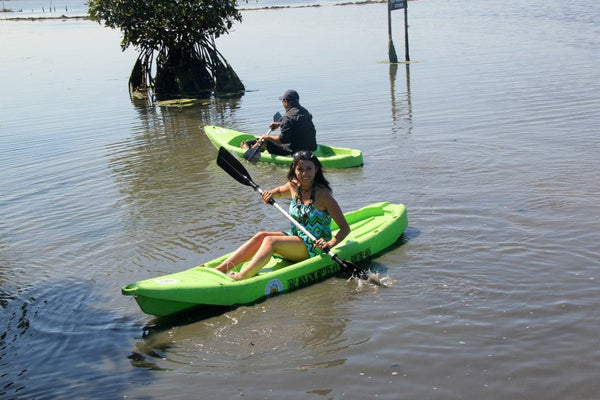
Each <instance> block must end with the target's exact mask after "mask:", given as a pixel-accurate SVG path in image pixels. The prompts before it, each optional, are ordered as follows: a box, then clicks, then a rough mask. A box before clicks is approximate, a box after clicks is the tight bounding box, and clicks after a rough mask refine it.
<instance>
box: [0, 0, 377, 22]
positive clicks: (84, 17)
mask: <svg viewBox="0 0 600 400" xmlns="http://www.w3.org/2000/svg"><path fill="white" fill-rule="evenodd" d="M386 1H387V0H363V1H354V2H353V1H348V2H344V3H335V4H331V6H332V7H335V6H356V5H365V4H377V3H385V2H386ZM311 7H323V5H322V4H306V5H296V6H294V5H292V6H268V7H257V8H243V7H240V8H239V11H259V10H279V9H285V8H311ZM22 11H23V10H19V11H15V10H11V9H7V8H2V12H3V13H9V12H22ZM88 19H90V18H89V16H88V15H72V16H67V15H64V14H63V15H60V16H51V17H50V16H49V17H45V16H41V17H10V18H0V21H46V20H48V21H50V20H88Z"/></svg>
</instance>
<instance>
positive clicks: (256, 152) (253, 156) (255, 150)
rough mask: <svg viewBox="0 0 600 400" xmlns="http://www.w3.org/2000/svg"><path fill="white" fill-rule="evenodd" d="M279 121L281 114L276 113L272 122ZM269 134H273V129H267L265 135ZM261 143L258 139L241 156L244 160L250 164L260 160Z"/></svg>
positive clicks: (261, 140)
mask: <svg viewBox="0 0 600 400" xmlns="http://www.w3.org/2000/svg"><path fill="white" fill-rule="evenodd" d="M279 121H281V114H280V113H279V112H276V113H275V115H273V122H279ZM271 132H273V128H269V130H268V131H267V133H266V134H265V135H268V134H270V133H271ZM263 142H264V140H263V139H262V138H260V139H259V140H258V141H257V142H256V144H255V145H254V146H253V147H250V148H249V149H248V150H247V151H246V152H245V153H244V155H243V157H244V160H248V161H250V162H251V163H252V164H256V163H257V162H258V160H260V148H261V147H262V144H263Z"/></svg>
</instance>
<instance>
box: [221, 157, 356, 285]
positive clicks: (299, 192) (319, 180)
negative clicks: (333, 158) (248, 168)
mask: <svg viewBox="0 0 600 400" xmlns="http://www.w3.org/2000/svg"><path fill="white" fill-rule="evenodd" d="M287 178H288V181H287V182H286V183H285V184H283V185H281V186H279V187H276V188H274V189H271V190H265V191H263V193H262V197H263V200H264V201H265V203H267V204H268V202H269V199H271V198H280V197H287V196H289V197H292V202H291V203H290V209H289V213H290V215H291V216H292V217H293V218H294V219H295V220H296V221H298V222H299V223H301V224H302V225H303V226H304V227H305V228H306V229H307V230H308V231H309V232H310V233H311V234H312V235H313V236H314V237H316V238H319V239H318V240H317V241H316V243H311V240H310V239H309V238H308V237H307V236H306V235H305V234H304V233H303V232H302V231H300V230H299V229H298V228H296V227H295V226H294V225H293V224H292V229H291V231H289V232H258V233H257V234H256V235H254V236H253V237H252V238H251V239H250V240H248V241H247V242H246V243H244V244H243V245H242V246H240V247H239V248H238V249H237V250H236V251H235V252H234V253H233V254H232V255H230V256H229V257H228V258H227V259H226V260H225V261H223V262H222V263H221V264H220V265H219V266H218V267H216V269H217V270H219V271H221V272H228V271H229V270H231V269H232V268H234V267H236V266H237V265H239V264H241V263H243V262H246V261H248V260H250V261H249V262H248V264H247V265H246V266H245V267H244V268H243V269H242V270H241V271H239V272H236V273H232V274H231V276H232V277H233V279H235V280H242V279H247V278H250V277H252V276H254V275H256V273H257V272H258V271H260V269H261V268H262V267H263V266H265V265H266V264H267V262H268V261H269V260H270V259H271V256H272V255H273V254H277V255H279V256H281V257H283V258H285V259H287V260H290V261H293V262H299V261H303V260H306V259H307V258H310V257H313V256H315V255H317V254H319V253H320V251H323V250H325V249H327V248H328V247H329V248H332V247H334V246H335V245H337V244H338V243H340V242H341V241H342V240H344V238H346V236H348V234H349V233H350V226H349V225H348V222H347V221H346V217H344V213H343V212H342V210H341V208H340V206H339V205H338V203H337V201H336V200H335V199H334V198H333V196H332V191H331V187H330V185H329V182H328V181H327V179H326V178H325V176H324V175H323V169H322V168H321V162H320V161H319V160H318V159H317V157H316V156H315V155H314V154H313V153H312V152H310V151H300V152H297V153H295V154H294V157H293V162H292V165H291V166H290V169H289V171H288V175H287ZM332 218H333V220H334V221H335V222H336V224H337V225H338V227H339V231H338V233H337V234H336V235H335V237H332V233H331V219H332Z"/></svg>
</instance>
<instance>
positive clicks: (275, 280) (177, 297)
mask: <svg viewBox="0 0 600 400" xmlns="http://www.w3.org/2000/svg"><path fill="white" fill-rule="evenodd" d="M345 215H346V220H347V221H348V223H349V224H350V228H351V232H350V234H349V235H348V236H347V237H346V239H345V240H344V241H342V242H341V243H340V244H338V245H337V246H336V247H335V248H334V249H333V251H334V252H335V253H336V254H337V255H338V256H339V257H340V258H341V259H346V260H349V261H352V262H358V261H361V260H364V259H366V258H368V257H370V256H373V255H375V254H377V253H379V252H381V251H383V250H384V249H385V248H387V247H389V246H391V245H392V244H393V243H394V242H396V241H397V240H398V238H399V237H400V236H401V235H402V233H403V232H404V230H405V229H406V227H407V225H408V218H407V215H406V208H405V207H404V205H402V204H392V203H388V202H383V203H376V204H371V205H369V206H366V207H364V208H361V209H358V210H355V211H351V212H349V213H346V214H345ZM332 228H333V229H334V230H335V229H337V226H336V225H335V222H332ZM334 235H335V232H334ZM228 255H229V254H225V255H223V256H221V257H219V258H216V259H214V260H212V261H208V262H206V263H205V264H204V266H203V267H202V266H197V267H194V268H190V269H188V270H185V271H181V272H176V273H173V274H170V275H164V276H159V277H156V278H151V279H147V280H143V281H139V282H136V283H132V284H129V285H126V286H123V288H122V290H121V291H122V293H123V294H124V295H126V296H134V297H135V299H136V301H137V303H138V305H139V306H140V308H141V309H142V311H143V312H145V313H146V314H150V315H156V316H159V317H163V316H167V315H171V314H174V313H177V312H180V311H183V310H186V309H190V308H192V307H201V306H232V305H238V304H250V303H253V302H255V301H257V300H259V299H261V298H264V297H267V296H270V295H274V294H277V293H281V292H287V291H290V290H294V289H298V288H301V287H304V286H308V285H311V284H313V283H315V282H318V281H321V280H324V279H326V278H329V277H331V276H334V275H336V274H338V273H339V272H340V266H339V264H338V263H336V262H335V261H333V260H332V259H331V257H330V256H329V255H326V254H321V255H318V256H316V257H312V258H309V259H307V260H304V261H301V262H298V263H292V262H290V261H287V260H284V259H282V258H279V257H273V258H272V259H271V260H270V261H269V262H268V263H267V265H265V267H264V268H263V269H261V270H260V271H259V272H258V274H256V275H255V276H253V277H252V278H249V279H245V280H242V281H235V280H234V279H232V278H230V277H229V276H228V275H227V274H224V273H222V272H220V271H217V270H215V269H213V268H214V267H216V266H218V265H219V263H220V262H221V261H223V260H224V259H225V258H226V257H227V256H228ZM240 268H243V264H242V265H240V266H238V267H237V269H238V270H239V269H240Z"/></svg>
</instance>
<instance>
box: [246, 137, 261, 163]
mask: <svg viewBox="0 0 600 400" xmlns="http://www.w3.org/2000/svg"><path fill="white" fill-rule="evenodd" d="M261 146H262V140H259V141H258V142H257V143H256V145H255V146H254V147H251V148H249V149H248V150H247V151H246V152H245V153H244V156H243V157H244V160H248V161H249V162H250V163H252V164H256V163H257V162H258V160H260V147H261Z"/></svg>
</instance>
